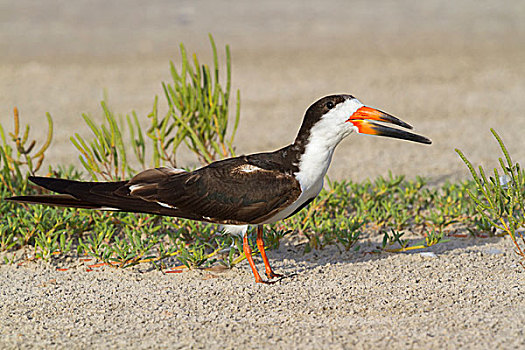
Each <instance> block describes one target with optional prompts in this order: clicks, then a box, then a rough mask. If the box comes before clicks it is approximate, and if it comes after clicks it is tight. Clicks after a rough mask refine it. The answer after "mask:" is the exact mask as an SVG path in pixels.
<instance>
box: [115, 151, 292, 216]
mask: <svg viewBox="0 0 525 350" xmlns="http://www.w3.org/2000/svg"><path fill="white" fill-rule="evenodd" d="M115 194H116V195H119V196H123V197H124V196H126V195H127V196H128V197H131V198H137V199H139V198H140V199H142V200H144V201H147V202H153V203H156V204H158V205H160V206H162V207H164V208H167V209H171V210H173V211H174V212H176V213H177V214H176V215H175V216H181V217H188V218H193V219H195V218H196V217H199V219H200V220H204V221H210V222H217V223H226V224H228V223H229V224H245V223H250V224H256V223H260V222H263V221H265V220H266V219H268V218H270V217H272V216H274V215H275V214H276V213H278V212H279V211H281V210H283V209H284V208H286V207H287V206H289V205H290V204H291V203H293V202H294V201H295V200H296V199H297V198H298V197H299V195H300V194H301V188H300V185H299V183H298V181H297V180H296V179H295V178H294V177H293V176H291V175H288V174H286V173H283V172H281V171H278V170H269V169H264V168H261V167H259V166H256V165H253V164H251V163H250V162H249V161H248V158H246V157H239V158H232V159H228V160H225V161H220V162H216V163H213V164H210V165H209V166H206V167H204V168H201V169H198V170H196V171H194V172H181V171H177V170H174V169H169V168H159V169H151V170H146V171H145V172H143V173H140V174H138V175H137V176H135V177H134V178H132V179H131V180H130V181H129V182H128V183H127V184H126V186H123V187H121V188H119V190H117V191H116V193H115Z"/></svg>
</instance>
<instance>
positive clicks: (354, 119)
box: [348, 106, 432, 145]
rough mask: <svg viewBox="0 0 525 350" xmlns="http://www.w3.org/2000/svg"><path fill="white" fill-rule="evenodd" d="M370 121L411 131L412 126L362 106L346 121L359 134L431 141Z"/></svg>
mask: <svg viewBox="0 0 525 350" xmlns="http://www.w3.org/2000/svg"><path fill="white" fill-rule="evenodd" d="M372 120H377V121H380V122H383V123H390V124H395V125H398V126H401V127H403V128H407V129H412V126H410V125H409V124H407V123H405V122H404V121H402V120H401V119H399V118H396V117H394V116H393V115H390V114H388V113H385V112H382V111H380V110H378V109H374V108H370V107H366V106H363V107H361V108H359V109H358V110H357V111H355V113H354V114H352V116H351V117H350V118H349V119H348V121H349V122H351V123H352V124H353V125H354V126H355V127H356V128H357V130H358V132H359V133H360V134H368V135H378V136H387V137H393V138H396V139H402V140H408V141H413V142H419V143H425V144H428V145H429V144H431V143H432V141H431V140H430V139H429V138H426V137H425V136H421V135H417V134H414V133H411V132H408V131H405V130H400V129H395V128H390V127H388V126H385V125H382V124H379V123H374V122H373V121H372Z"/></svg>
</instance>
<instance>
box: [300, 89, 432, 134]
mask: <svg viewBox="0 0 525 350" xmlns="http://www.w3.org/2000/svg"><path fill="white" fill-rule="evenodd" d="M378 122H379V123H378ZM383 123H389V124H394V125H397V126H400V127H403V128H406V129H412V126H410V125H409V124H407V123H405V122H404V121H402V120H400V119H398V118H396V117H394V116H392V115H390V114H388V113H385V112H382V111H380V110H378V109H375V108H372V107H368V106H365V105H364V104H362V103H361V102H360V101H359V100H358V99H356V98H355V97H353V96H351V95H331V96H326V97H323V98H321V99H320V100H318V101H317V102H315V103H314V104H312V105H311V106H310V107H309V108H308V110H307V111H306V114H305V117H304V120H303V124H302V125H301V129H300V131H299V135H298V136H297V139H296V142H301V141H303V142H307V140H308V139H309V138H310V136H313V135H314V134H315V135H316V136H320V137H323V138H325V139H331V140H333V141H334V142H335V144H337V143H339V142H340V141H341V140H342V139H343V138H345V137H346V136H348V135H350V134H351V133H352V132H356V133H359V134H368V135H377V136H387V137H394V138H398V139H403V140H408V141H414V142H419V143H425V144H431V143H432V141H431V140H430V139H428V138H426V137H424V136H421V135H417V134H414V133H411V132H408V131H406V130H402V129H397V128H392V127H388V126H386V125H384V124H383Z"/></svg>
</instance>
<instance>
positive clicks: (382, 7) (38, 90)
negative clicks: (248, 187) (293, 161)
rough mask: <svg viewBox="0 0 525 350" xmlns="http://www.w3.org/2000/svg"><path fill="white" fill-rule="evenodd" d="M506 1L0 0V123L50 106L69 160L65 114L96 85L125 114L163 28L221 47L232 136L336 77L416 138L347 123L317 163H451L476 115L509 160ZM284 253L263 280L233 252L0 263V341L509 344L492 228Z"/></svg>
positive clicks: (310, 97)
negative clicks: (225, 266) (191, 266)
mask: <svg viewBox="0 0 525 350" xmlns="http://www.w3.org/2000/svg"><path fill="white" fill-rule="evenodd" d="M524 18H525V7H524V6H523V4H522V3H521V1H506V2H504V3H502V2H500V1H484V2H481V3H480V2H479V1H459V2H455V3H454V4H453V5H452V4H446V3H443V2H442V1H438V0H435V1H434V0H429V1H413V2H412V1H400V2H390V1H379V2H374V3H373V4H371V3H370V2H368V1H353V2H350V3H349V2H347V1H325V2H323V5H319V4H317V2H313V1H312V2H305V1H299V0H297V1H295V0H294V1H286V2H281V1H267V2H264V3H258V4H251V3H248V2H243V1H230V2H228V5H224V4H221V3H220V2H214V1H177V2H172V1H148V2H147V3H144V2H143V1H138V0H137V1H126V2H106V1H76V2H74V3H71V2H67V1H46V2H40V3H34V2H31V1H17V2H11V1H0V52H1V53H2V54H1V55H0V82H1V84H0V120H1V122H2V124H3V125H10V118H11V113H12V112H11V111H12V108H13V107H14V106H18V108H19V109H20V111H21V116H22V118H23V121H26V122H30V123H31V125H32V132H33V134H34V135H35V137H37V138H38V139H40V140H41V139H43V135H44V132H45V131H44V129H45V118H44V116H45V112H50V113H51V114H52V116H53V117H54V120H55V139H54V141H53V144H52V147H51V149H50V151H49V155H48V158H47V164H59V163H73V164H78V163H76V160H75V159H76V157H77V153H76V151H75V150H74V149H73V148H72V146H71V144H70V141H69V136H71V135H72V133H74V132H78V133H80V134H81V135H84V136H88V135H89V131H88V129H87V127H86V126H85V125H84V124H83V122H82V120H81V114H82V113H87V114H89V115H91V116H93V117H94V118H95V119H98V120H101V113H100V107H99V101H100V99H101V98H102V96H103V94H104V91H106V93H107V95H108V96H109V102H110V105H111V106H112V107H113V109H114V110H115V111H116V112H118V113H122V114H125V113H129V112H130V111H131V110H136V111H137V112H138V113H139V115H141V116H144V117H145V115H146V114H147V113H148V112H149V111H150V109H151V106H152V102H153V98H154V96H155V95H161V93H162V91H161V85H160V82H161V81H166V80H168V79H169V72H168V61H169V60H170V59H172V60H177V59H178V57H179V55H178V46H177V45H178V43H179V42H184V43H186V45H187V46H188V49H189V50H190V51H196V52H198V54H199V57H200V58H201V61H205V60H206V59H207V58H208V59H209V55H210V50H209V48H208V42H207V37H206V35H207V33H208V32H211V33H213V34H214V35H215V38H216V41H217V43H218V46H219V47H222V46H223V45H225V44H226V43H228V44H230V45H231V47H232V53H233V80H234V87H235V88H239V89H240V90H241V92H242V117H241V124H240V127H239V130H238V136H237V142H236V146H237V151H238V153H250V152H256V151H261V150H271V149H275V148H278V147H281V146H283V145H285V144H286V143H288V142H290V141H291V140H292V139H293V138H294V137H295V133H296V131H297V129H298V127H299V124H300V121H301V118H302V115H303V112H304V110H305V109H306V108H307V107H308V106H309V104H310V103H312V102H313V101H315V100H316V99H317V98H319V97H321V96H324V95H327V94H332V93H339V92H345V93H352V94H354V95H355V96H357V97H359V98H360V99H361V100H362V102H364V103H366V104H369V105H371V106H375V107H378V108H380V109H382V110H385V111H388V112H390V113H392V114H394V115H396V116H398V117H400V118H402V119H403V120H405V121H407V122H409V123H411V124H412V125H414V126H415V130H416V131H417V132H420V133H422V134H424V135H426V136H429V137H430V138H432V139H433V141H434V143H433V145H432V146H430V147H428V146H422V145H414V144H410V143H407V142H399V141H395V140H387V139H379V138H373V137H364V136H353V137H351V138H350V139H349V140H346V141H345V142H343V144H342V145H340V146H339V148H338V150H337V152H336V155H335V157H334V162H333V165H332V168H331V169H330V172H329V175H330V176H331V177H332V178H335V179H344V178H351V179H355V180H363V179H366V178H368V177H374V176H377V175H385V174H387V173H388V170H392V172H393V173H395V174H408V175H409V176H415V175H424V176H427V177H430V178H431V179H432V180H433V181H435V182H441V181H444V180H447V179H458V178H459V179H460V178H465V177H466V171H465V167H464V165H463V164H462V163H461V162H460V161H459V158H458V157H457V155H456V154H455V153H454V148H456V147H458V148H460V149H462V150H463V151H464V152H465V153H466V154H467V155H468V156H469V157H470V159H471V160H472V161H473V162H475V163H476V164H483V165H485V166H488V167H490V166H494V165H496V162H497V157H499V156H500V154H499V151H498V148H497V145H496V143H495V141H494V140H493V139H492V138H491V135H490V132H489V128H490V127H494V128H496V129H497V130H498V131H499V133H500V134H501V135H502V137H503V138H504V140H505V142H506V144H507V146H508V148H509V150H510V152H511V154H512V155H513V156H514V159H515V160H517V161H520V162H521V163H522V164H523V163H525V147H523V144H524V143H523V131H524V130H525V115H524V112H523V111H524V110H525V99H524V98H523V96H525V20H523V19H524ZM180 159H181V161H183V162H184V163H186V164H192V165H194V164H195V160H194V159H193V158H192V157H191V156H190V155H187V154H184V153H183V154H180ZM300 251H301V249H300V248H298V247H294V246H293V244H284V245H283V247H282V248H281V249H280V250H279V251H276V252H272V253H271V254H270V255H271V259H272V260H273V261H275V264H276V266H277V269H278V270H280V271H283V272H285V273H288V274H295V276H294V277H293V278H288V279H285V280H283V281H282V282H280V283H278V284H276V285H274V286H259V285H254V283H253V281H252V276H251V272H250V271H249V268H248V267H247V266H245V265H244V264H242V265H241V266H239V267H238V268H235V269H234V270H232V271H230V272H228V273H227V274H224V275H220V276H219V277H218V278H210V277H209V276H208V274H206V273H199V272H188V273H184V274H180V275H173V274H171V275H163V274H160V273H158V272H155V271H113V270H109V271H105V270H102V271H96V272H91V273H88V272H85V269H84V268H82V267H77V268H74V269H71V270H69V271H67V272H58V271H56V270H55V266H54V265H40V264H34V265H33V264H27V265H24V266H22V267H17V266H12V265H8V266H6V265H2V266H0V272H1V273H0V285H1V291H0V298H1V299H0V348H19V347H20V348H32V347H37V348H38V347H39V348H51V347H56V348H65V347H68V348H124V347H131V346H133V347H137V348H161V347H170V348H172V347H173V348H189V347H194V348H249V347H253V348H268V347H274V348H289V347H290V346H293V347H297V348H320V347H324V348H334V349H340V348H341V349H342V348H353V347H358V348H372V347H374V348H377V347H381V348H382V347H387V346H389V347H394V348H441V347H446V348H454V347H460V346H461V347H463V348H496V347H500V348H519V347H521V348H523V347H524V346H525V335H524V334H523V327H522V325H523V323H524V321H525V308H524V306H525V305H524V302H523V282H524V273H523V270H522V269H520V268H519V267H518V266H517V263H516V258H515V256H514V255H513V253H512V248H511V246H510V245H509V242H508V241H506V240H503V239H495V240H480V241H475V240H465V241H463V240H455V241H453V242H450V243H447V244H444V245H441V246H440V247H438V250H437V258H423V257H421V256H420V255H419V254H397V255H388V254H382V255H368V254H363V253H345V254H340V253H338V251H337V250H335V249H328V250H326V251H323V252H316V253H313V254H310V255H307V256H305V255H303V254H302V253H300ZM69 264H70V265H71V266H74V265H75V264H78V262H75V261H72V262H70V263H69Z"/></svg>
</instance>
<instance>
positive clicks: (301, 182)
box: [7, 95, 431, 283]
mask: <svg viewBox="0 0 525 350" xmlns="http://www.w3.org/2000/svg"><path fill="white" fill-rule="evenodd" d="M374 121H379V122H383V123H391V124H395V125H397V126H400V127H403V128H408V129H411V128H412V127H411V126H410V125H409V124H407V123H405V122H403V121H401V120H400V119H398V118H396V117H394V116H392V115H390V114H387V113H384V112H381V111H380V110H377V109H374V108H371V107H368V106H365V105H363V104H362V103H361V102H359V100H357V99H356V98H355V97H353V96H351V95H332V96H326V97H323V98H321V99H320V100H318V101H317V102H315V103H314V104H312V105H311V106H310V107H309V108H308V109H307V111H306V114H305V116H304V119H303V123H302V125H301V128H300V129H299V133H298V135H297V137H296V139H295V141H294V142H293V143H292V144H291V145H288V146H286V147H284V148H281V149H279V150H277V151H274V152H265V153H255V154H250V155H242V156H239V157H235V158H229V159H224V160H220V161H217V162H214V163H211V164H209V165H207V166H205V167H202V168H200V169H197V170H194V171H185V170H182V169H174V168H156V169H149V170H145V171H143V172H140V173H138V174H137V175H135V176H134V177H133V178H131V179H130V180H127V181H118V182H79V181H71V180H66V179H56V178H46V177H30V178H29V180H31V181H32V182H34V183H35V184H37V185H39V186H42V187H44V188H46V189H48V190H51V191H54V192H58V193H60V194H59V195H36V196H19V197H11V198H7V200H10V201H14V202H24V203H32V204H47V205H54V206H64V207H75V208H87V209H99V210H117V211H125V212H139V213H150V214H157V215H165V216H173V217H180V218H186V219H191V220H200V221H206V222H210V223H215V224H221V225H223V227H224V228H225V230H226V231H227V232H230V233H237V234H239V233H240V234H242V235H243V250H244V253H245V255H246V258H247V260H248V263H249V264H250V267H251V269H252V271H253V274H254V276H255V282H258V283H266V282H267V281H264V280H263V279H261V277H260V275H259V273H258V272H257V269H256V267H255V264H254V262H253V258H252V252H251V248H250V246H249V244H248V238H247V235H246V231H247V228H248V226H249V225H254V226H257V240H256V242H257V246H258V248H259V251H260V253H261V256H262V259H263V262H264V266H265V269H266V275H267V276H268V278H269V279H271V278H274V277H279V276H280V275H278V274H276V273H275V272H273V270H272V268H271V266H270V264H269V262H268V258H267V257H266V253H265V251H264V242H263V225H264V224H270V223H273V222H276V221H279V220H283V219H286V218H288V217H290V216H292V215H294V214H295V213H297V212H298V211H300V210H301V209H302V208H304V207H305V206H307V205H308V204H309V203H310V202H311V201H312V200H313V199H314V198H315V197H316V196H317V195H318V194H319V192H320V191H321V188H322V187H323V179H324V176H325V174H326V172H327V170H328V167H329V166H330V162H331V160H332V155H333V153H334V149H335V147H336V146H337V145H338V144H339V142H341V141H342V140H343V139H344V138H345V137H347V136H348V135H350V134H351V133H353V132H356V133H359V134H370V135H380V136H388V137H394V138H398V139H404V140H409V141H414V142H419V143H424V144H430V143H431V141H430V140H429V139H428V138H426V137H424V136H420V135H417V134H413V133H410V132H408V131H404V130H401V129H396V128H391V127H387V126H385V125H383V124H381V123H377V122H374Z"/></svg>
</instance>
